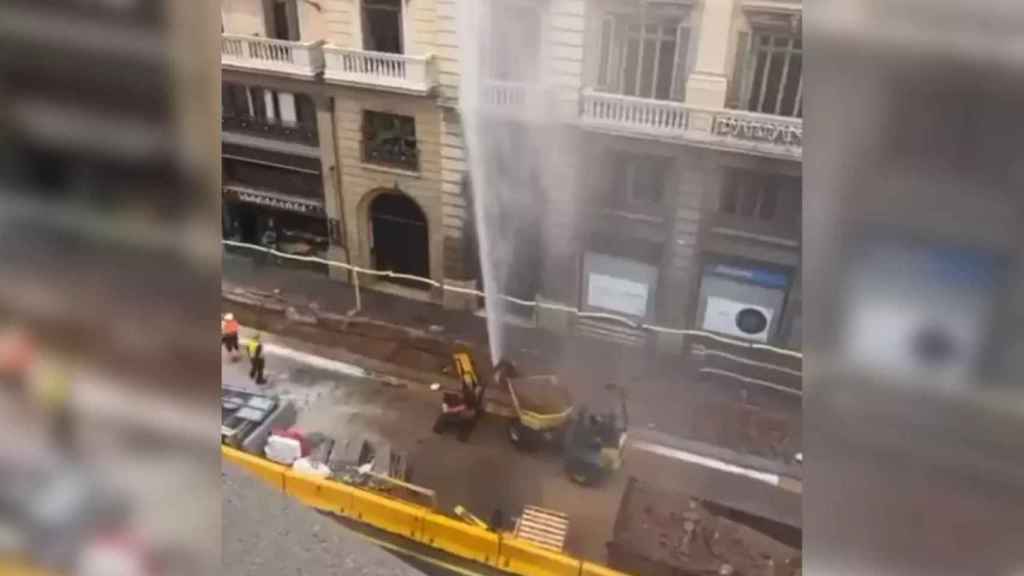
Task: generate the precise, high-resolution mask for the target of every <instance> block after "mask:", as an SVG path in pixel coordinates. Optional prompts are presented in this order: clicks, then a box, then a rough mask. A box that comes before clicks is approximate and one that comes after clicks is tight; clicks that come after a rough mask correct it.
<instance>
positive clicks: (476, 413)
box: [434, 352, 485, 442]
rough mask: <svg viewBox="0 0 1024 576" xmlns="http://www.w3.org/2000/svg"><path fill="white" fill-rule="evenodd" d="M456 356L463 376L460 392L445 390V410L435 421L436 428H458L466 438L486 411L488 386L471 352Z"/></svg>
mask: <svg viewBox="0 0 1024 576" xmlns="http://www.w3.org/2000/svg"><path fill="white" fill-rule="evenodd" d="M452 360H453V362H454V365H455V373H456V375H458V377H459V392H445V393H444V395H443V396H442V399H441V413H440V414H438V416H437V419H436V420H435V421H434V432H435V433H437V434H443V433H444V432H445V430H447V429H449V428H454V429H455V430H456V437H457V438H458V439H459V441H460V442H465V441H466V440H468V439H469V435H470V434H471V433H472V432H473V428H474V427H475V426H476V421H477V420H478V419H479V418H480V414H481V413H482V412H483V410H482V409H481V406H482V402H483V397H484V390H485V386H483V385H481V383H480V378H479V377H477V374H476V369H475V368H474V367H473V360H472V359H471V358H470V356H469V354H468V353H466V352H456V353H455V354H453V355H452Z"/></svg>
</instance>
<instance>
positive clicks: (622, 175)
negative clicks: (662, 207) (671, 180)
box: [613, 153, 670, 207]
mask: <svg viewBox="0 0 1024 576" xmlns="http://www.w3.org/2000/svg"><path fill="white" fill-rule="evenodd" d="M669 166H670V164H669V159H668V158H665V157H662V156H642V155H639V154H630V153H622V154H620V155H618V157H617V159H616V170H615V179H614V182H615V189H614V190H613V194H614V197H615V199H616V202H614V204H617V205H619V206H622V207H628V206H645V207H652V206H657V205H659V204H661V200H662V197H663V195H664V190H665V184H666V180H667V178H668V172H669Z"/></svg>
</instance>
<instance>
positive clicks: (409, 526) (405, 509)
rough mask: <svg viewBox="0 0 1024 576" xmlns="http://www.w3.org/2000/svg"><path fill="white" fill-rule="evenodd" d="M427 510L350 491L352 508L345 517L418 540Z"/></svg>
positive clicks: (354, 490)
mask: <svg viewBox="0 0 1024 576" xmlns="http://www.w3.org/2000/svg"><path fill="white" fill-rule="evenodd" d="M426 514H427V509H426V508H423V507H422V506H416V505H413V504H406V503H404V502H400V501H398V500H393V499H391V498H388V497H386V496H379V495H377V494H374V493H372V492H370V491H367V490H359V489H353V490H352V507H351V508H350V509H349V510H348V511H347V512H345V513H344V515H345V516H348V517H349V518H353V519H355V520H358V521H360V522H365V523H367V524H369V525H371V526H374V527H376V528H380V529H381V530H384V531H386V532H391V533H392V534H398V535H399V536H405V537H406V538H412V539H413V540H420V538H421V534H422V532H423V516H424V515H426Z"/></svg>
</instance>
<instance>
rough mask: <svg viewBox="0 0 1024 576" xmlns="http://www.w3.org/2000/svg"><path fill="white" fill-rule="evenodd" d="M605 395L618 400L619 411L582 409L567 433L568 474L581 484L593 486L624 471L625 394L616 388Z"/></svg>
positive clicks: (627, 420)
mask: <svg viewBox="0 0 1024 576" xmlns="http://www.w3.org/2000/svg"><path fill="white" fill-rule="evenodd" d="M605 391H606V392H608V393H609V394H608V396H615V397H616V398H615V399H616V400H617V401H618V411H616V410H615V408H610V409H609V410H608V411H606V412H597V411H592V410H590V409H589V408H588V407H586V406H581V407H580V408H579V409H577V410H576V412H575V414H574V415H573V418H572V419H571V420H570V422H569V427H568V430H567V431H566V435H565V444H564V448H563V450H564V455H565V471H566V473H568V474H569V477H570V478H572V479H573V481H575V482H577V483H579V484H584V485H589V484H593V483H595V482H597V481H598V480H600V479H601V478H603V477H604V476H605V475H606V474H608V473H609V472H612V471H614V470H618V469H619V468H621V467H622V451H623V448H624V447H625V445H626V430H627V429H628V427H629V414H628V413H627V411H626V393H625V391H624V390H623V389H622V388H621V387H619V386H616V385H615V384H608V385H607V386H605Z"/></svg>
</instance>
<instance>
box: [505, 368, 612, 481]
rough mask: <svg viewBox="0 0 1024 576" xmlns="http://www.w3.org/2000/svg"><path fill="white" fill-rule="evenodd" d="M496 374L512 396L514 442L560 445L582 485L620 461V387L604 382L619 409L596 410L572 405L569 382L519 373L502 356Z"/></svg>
mask: <svg viewBox="0 0 1024 576" xmlns="http://www.w3.org/2000/svg"><path fill="white" fill-rule="evenodd" d="M494 378H495V380H496V381H498V382H504V383H505V385H506V386H507V387H508V392H509V395H510V396H511V397H512V405H513V407H514V409H515V417H514V418H513V419H512V422H510V423H509V426H508V438H509V441H511V442H512V444H513V445H515V446H516V447H517V448H520V449H522V450H534V449H536V448H538V447H539V446H543V445H545V444H554V445H559V446H561V448H562V453H563V456H564V458H565V469H566V472H567V473H568V474H569V477H570V478H571V479H572V480H573V481H575V482H577V483H579V484H584V485H591V484H594V483H596V482H598V481H599V480H601V479H602V478H604V477H605V476H606V475H607V474H608V473H610V472H612V471H614V470H618V469H619V468H620V467H621V465H622V450H623V447H624V446H625V443H626V429H627V427H628V424H629V421H628V414H627V412H626V397H625V392H624V391H623V390H622V388H620V387H619V386H616V385H614V384H609V385H607V386H605V391H606V392H609V393H612V394H613V395H614V396H615V397H616V398H615V399H616V400H617V405H618V410H616V409H614V408H613V409H611V410H608V411H606V412H598V411H592V410H591V409H590V408H588V407H587V406H579V407H576V406H574V405H573V401H572V396H571V395H570V393H569V389H568V387H567V386H565V385H564V384H562V383H561V382H559V380H558V378H557V377H556V376H553V375H549V376H531V377H526V378H524V377H520V376H519V373H518V371H517V370H516V368H515V367H514V366H512V364H511V363H509V362H507V361H502V362H499V363H498V366H497V367H496V368H495V377H494Z"/></svg>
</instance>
